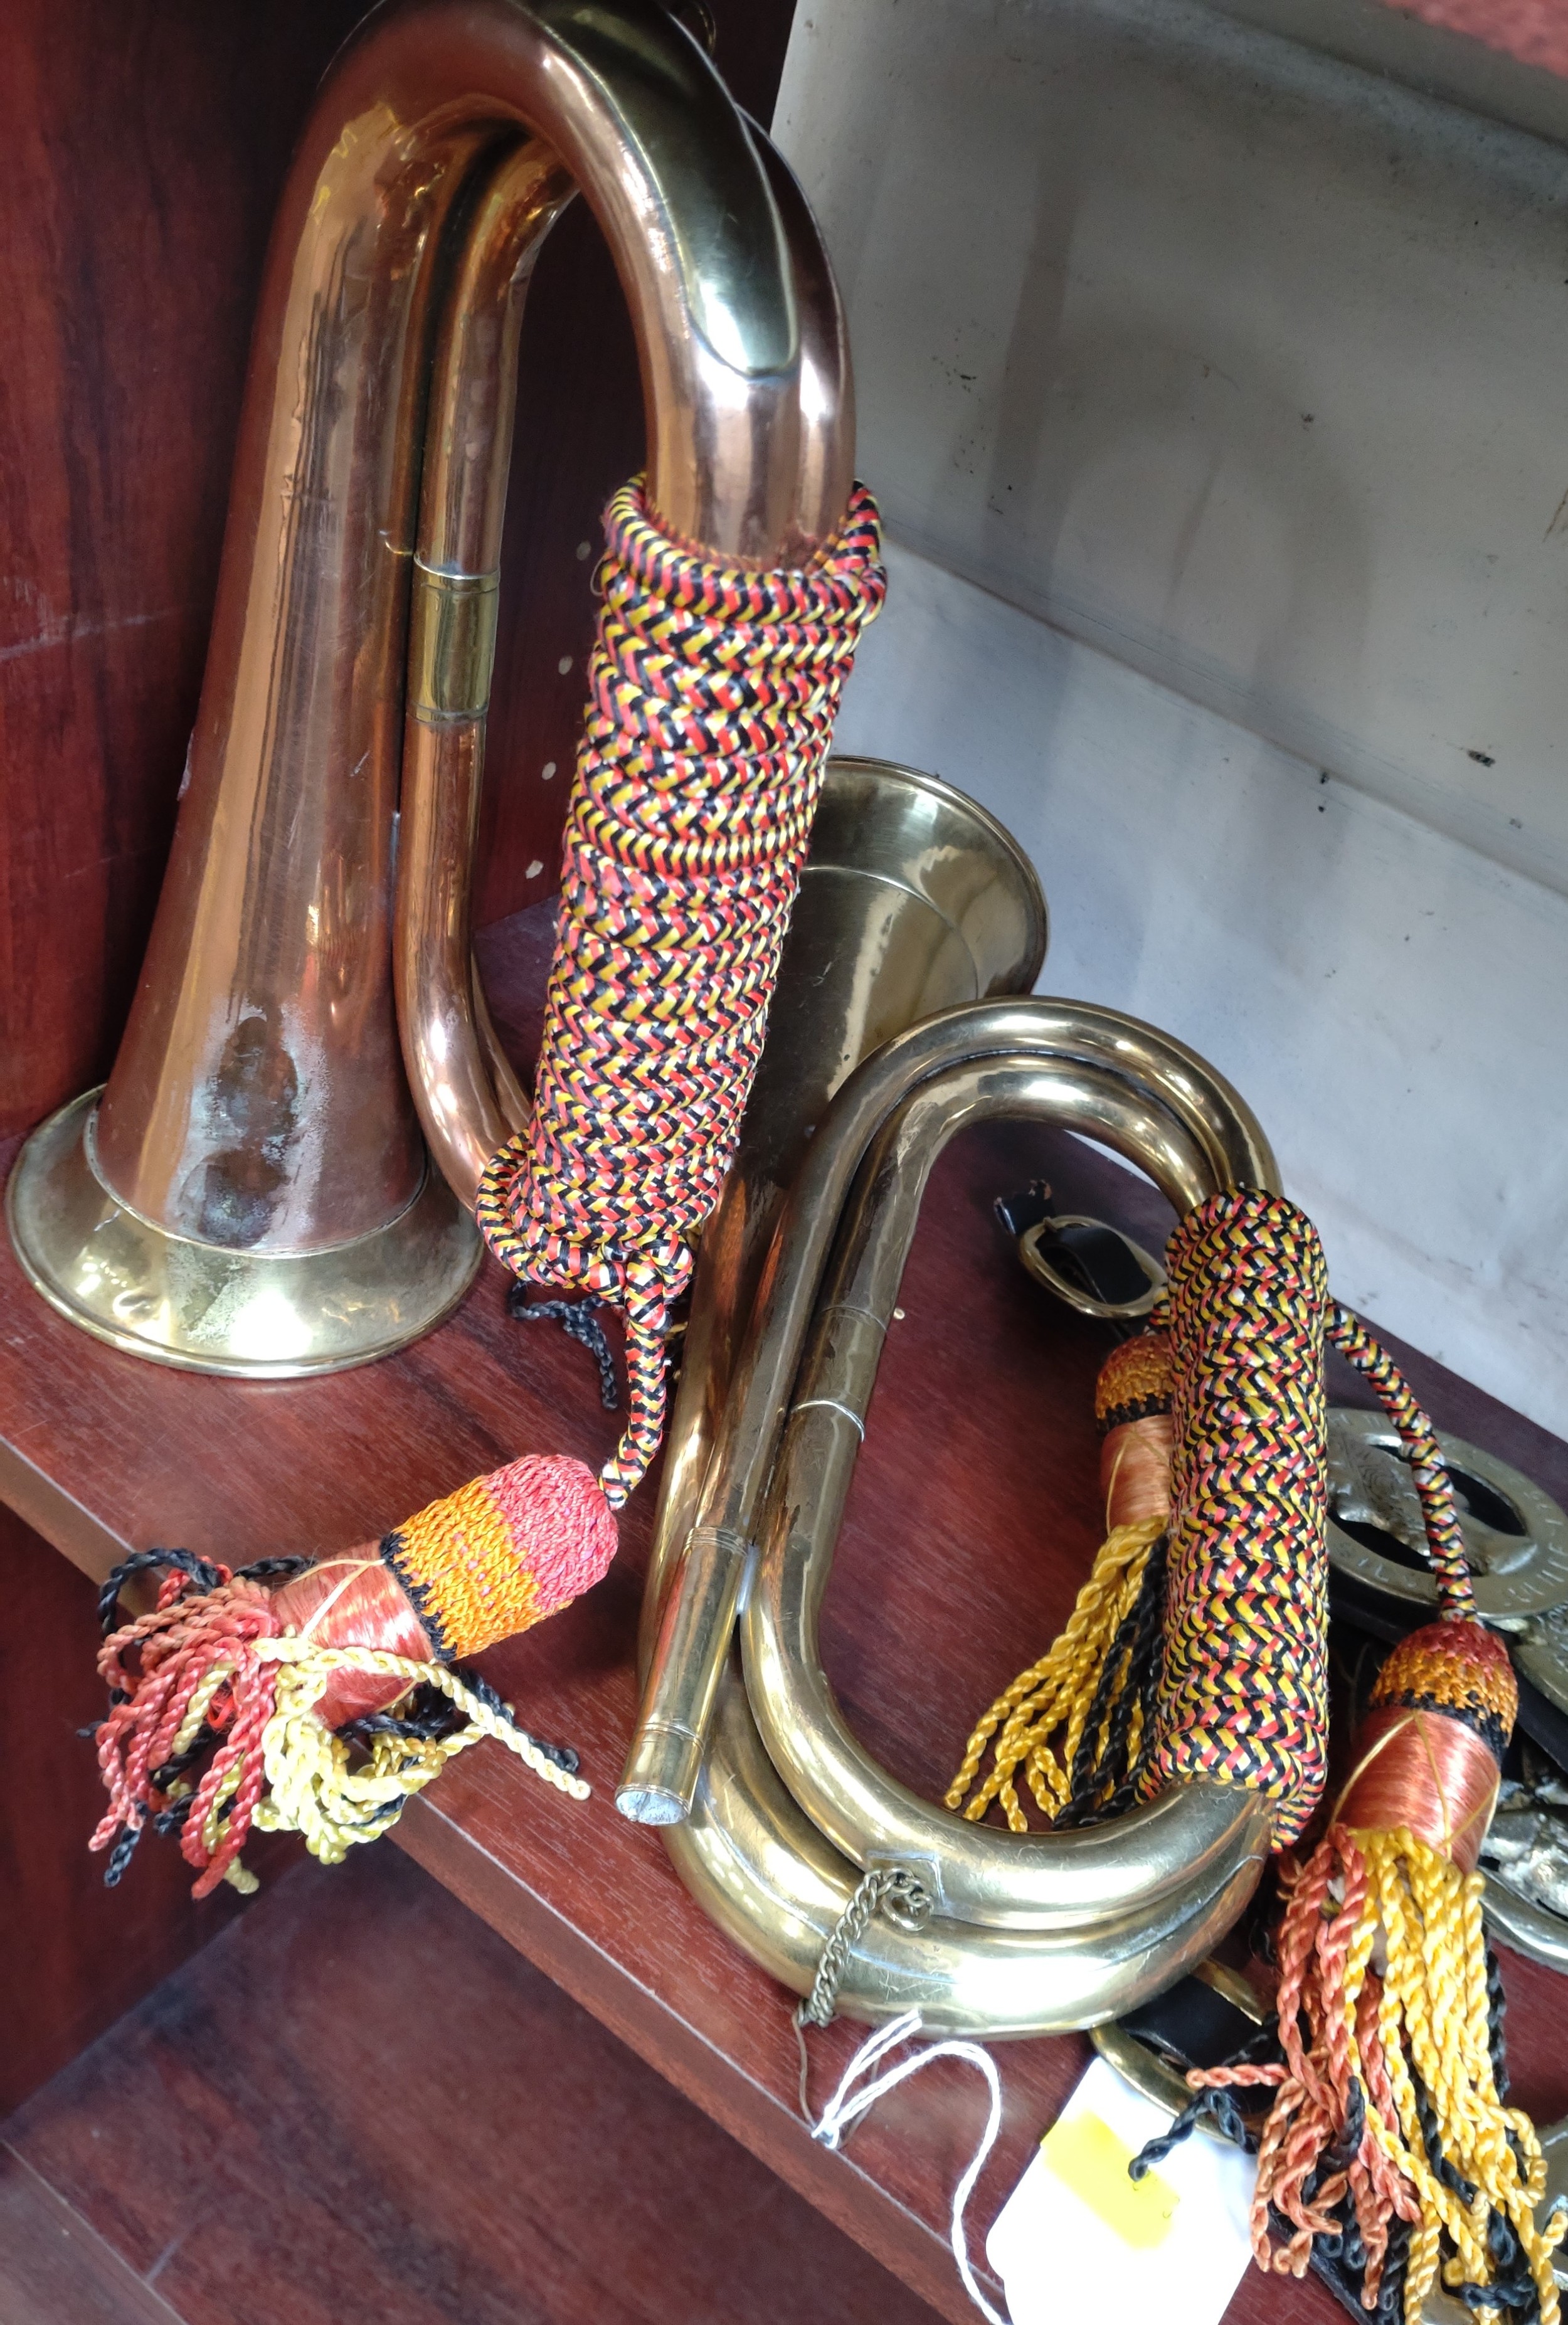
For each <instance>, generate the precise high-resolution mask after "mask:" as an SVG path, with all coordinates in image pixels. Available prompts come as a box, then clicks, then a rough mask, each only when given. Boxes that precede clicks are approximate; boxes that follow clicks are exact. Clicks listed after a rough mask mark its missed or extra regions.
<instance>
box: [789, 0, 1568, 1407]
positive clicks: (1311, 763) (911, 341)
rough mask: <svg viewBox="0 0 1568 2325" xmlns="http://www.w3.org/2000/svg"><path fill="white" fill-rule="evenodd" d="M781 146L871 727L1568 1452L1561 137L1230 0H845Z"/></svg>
mask: <svg viewBox="0 0 1568 2325" xmlns="http://www.w3.org/2000/svg"><path fill="white" fill-rule="evenodd" d="M1261 5H1266V0H1249V8H1250V13H1253V14H1256V13H1257V9H1258V8H1259V6H1261ZM775 129H776V131H777V133H778V134H779V135H780V139H781V142H782V143H783V144H784V149H785V151H786V152H787V153H789V154H790V155H791V157H792V159H793V161H794V163H795V166H796V167H797V169H798V170H799V171H801V174H802V176H803V181H804V182H805V185H806V189H807V191H808V193H809V194H810V196H811V198H812V201H813V204H814V205H815V207H816V208H817V210H818V213H819V216H820V217H821V218H822V220H823V223H824V226H825V228H826V231H827V235H828V240H829V244H830V248H831V249H832V252H833V255H834V259H835V263H836V264H837V265H838V267H839V269H840V280H841V282H842V283H843V286H844V290H845V294H846V298H847V301H848V304H849V314H850V320H851V327H852V330H853V335H854V343H855V353H856V366H857V375H858V390H859V398H860V446H861V450H860V463H859V465H860V468H861V470H862V473H863V474H865V475H866V477H868V481H870V482H871V483H872V484H873V485H874V486H875V487H876V489H877V492H878V495H879V496H880V497H881V499H882V502H883V505H884V509H885V512H886V515H887V518H888V521H889V530H890V536H891V538H892V541H893V542H894V550H893V556H892V566H893V580H894V587H893V590H892V593H891V596H890V599H889V605H888V608H887V611H886V614H885V615H884V616H883V619H882V620H881V622H880V623H879V624H878V625H877V626H876V628H875V629H873V631H872V632H871V633H870V634H869V635H868V638H867V639H866V642H865V644H864V645H863V647H862V650H861V660H860V664H859V667H858V670H857V672H856V675H855V677H854V679H853V681H851V685H850V689H849V695H848V698H847V700H846V704H845V709H844V713H843V716H842V718H841V720H840V729H839V733H840V740H841V742H842V744H843V746H845V747H847V748H854V749H857V750H866V751H876V752H881V753H884V754H886V755H892V756H895V757H904V758H906V759H908V760H910V761H912V762H913V763H914V764H919V765H923V766H929V767H932V768H934V769H936V770H938V771H939V772H941V773H944V774H946V775H948V776H950V777H951V779H952V780H953V781H955V782H957V783H960V784H962V785H963V786H964V787H965V788H966V789H969V790H970V791H972V792H975V793H976V794H977V795H978V796H979V797H980V798H982V799H984V800H985V801H986V802H987V803H988V805H989V806H991V807H992V808H993V809H994V810H995V811H997V812H998V813H999V814H1000V815H1001V816H1002V817H1003V818H1004V820H1007V822H1008V823H1009V824H1010V825H1011V826H1012V827H1013V829H1015V830H1016V831H1017V832H1018V834H1019V836H1020V837H1021V838H1023V839H1024V841H1025V844H1026V845H1027V846H1028V847H1029V848H1030V849H1031V851H1032V853H1033V854H1034V855H1035V860H1036V862H1037V863H1038V865H1039V866H1040V869H1041V872H1042V875H1043V877H1044V882H1045V885H1046V888H1047V892H1048V894H1049V895H1050V899H1051V903H1052V909H1053V949H1052V958H1051V960H1050V962H1049V964H1048V966H1047V969H1046V974H1045V977H1044V985H1045V986H1046V987H1047V988H1048V989H1050V990H1052V991H1055V992H1065V993H1078V994H1081V995H1084V996H1091V997H1094V998H1096V999H1099V1000H1102V1001H1106V1002H1109V1003H1111V1004H1114V1005H1117V1006H1118V1007H1123V1008H1127V1009H1130V1010H1132V1011H1134V1012H1135V1013H1136V1014H1139V1015H1142V1016H1146V1017H1148V1018H1151V1019H1153V1020H1154V1021H1155V1022H1156V1023H1159V1024H1164V1025H1167V1026H1169V1027H1170V1028H1172V1030H1174V1032H1176V1033H1180V1034H1181V1035H1182V1036H1183V1038H1184V1039H1186V1040H1188V1041H1190V1042H1192V1043H1194V1045H1195V1046H1196V1047H1198V1048H1199V1049H1200V1050H1202V1051H1204V1052H1205V1053H1206V1054H1208V1055H1209V1056H1211V1058H1212V1059H1213V1060H1214V1061H1215V1062H1216V1063H1217V1064H1218V1065H1219V1066H1220V1068H1221V1069H1222V1070H1223V1071H1224V1072H1226V1073H1227V1074H1228V1075H1229V1077H1230V1078H1231V1079H1233V1080H1234V1081H1235V1082H1236V1083H1237V1085H1238V1087H1239V1088H1241V1089H1242V1090H1243V1091H1244V1092H1245V1093H1246V1095H1247V1097H1248V1098H1249V1100H1250V1101H1251V1103H1252V1104H1253V1106H1254V1107H1256V1109H1257V1113H1258V1114H1259V1116H1260V1117H1261V1118H1262V1120H1263V1122H1264V1124H1265V1125H1266V1128H1267V1130H1268V1132H1269V1134H1270V1135H1271V1137H1272V1138H1273V1139H1274V1141H1275V1144H1276V1147H1277V1149H1278V1151H1279V1153H1280V1156H1281V1160H1282V1163H1284V1166H1285V1172H1286V1176H1287V1184H1288V1185H1289V1186H1290V1188H1291V1190H1292V1191H1293V1192H1294V1193H1295V1194H1296V1195H1297V1196H1298V1197H1299V1199H1300V1200H1302V1201H1303V1202H1304V1204H1305V1205H1306V1207H1307V1209H1309V1210H1310V1211H1311V1212H1312V1213H1313V1217H1314V1218H1316V1219H1317V1220H1318V1223H1319V1225H1320V1227H1322V1231H1323V1234H1324V1237H1325V1240H1326V1242H1327V1244H1328V1246H1329V1253H1330V1258H1331V1265H1332V1268H1333V1273H1334V1278H1335V1282H1336V1285H1337V1287H1338V1289H1339V1290H1340V1292H1341V1294H1342V1296H1344V1297H1346V1298H1348V1299H1350V1301H1353V1302H1354V1303H1355V1304H1356V1305H1358V1306H1359V1307H1362V1308H1364V1309H1366V1310H1367V1311H1368V1312H1369V1313H1370V1314H1371V1315H1373V1316H1374V1317H1377V1318H1380V1319H1381V1320H1383V1321H1384V1322H1386V1323H1387V1325H1388V1326H1389V1327H1390V1329H1394V1330H1396V1331H1397V1332H1399V1333H1402V1334H1403V1335H1405V1336H1406V1338H1410V1339H1411V1340H1413V1341H1415V1343H1416V1344H1417V1345H1419V1346H1421V1347H1423V1348H1426V1349H1428V1350H1430V1351H1431V1352H1432V1353H1433V1355H1435V1356H1438V1357H1442V1358H1443V1361H1444V1362H1446V1363H1449V1364H1451V1365H1452V1366H1455V1367H1456V1368H1457V1369H1458V1370H1460V1371H1461V1372H1463V1373H1465V1374H1467V1375H1468V1376H1470V1377H1471V1378H1472V1379H1475V1380H1478V1381H1480V1383H1482V1385H1485V1386H1487V1387H1489V1388H1490V1389H1492V1390H1493V1391H1495V1392H1496V1393H1497V1394H1499V1395H1502V1396H1504V1397H1506V1398H1507V1399H1508V1401H1509V1402H1510V1403H1514V1404H1517V1406H1519V1407H1520V1408H1521V1409H1522V1410H1524V1411H1525V1412H1526V1413H1530V1414H1532V1415H1533V1416H1534V1417H1536V1418H1537V1419H1539V1420H1541V1421H1543V1422H1546V1423H1547V1424H1548V1425H1549V1426H1554V1427H1555V1428H1557V1429H1559V1430H1564V1431H1568V1259H1565V1256H1564V1229H1565V1227H1568V1172H1565V1171H1564V1168H1563V1160H1562V1149H1563V1134H1564V1130H1565V1128H1568V1042H1565V1040H1564V1035H1563V1024H1562V1020H1563V998H1564V993H1565V989H1568V902H1565V901H1564V895H1565V894H1568V768H1565V766H1564V764H1563V727H1564V711H1565V710H1568V701H1565V699H1564V698H1565V682H1564V680H1565V674H1564V662H1563V651H1562V644H1561V641H1562V639H1563V636H1564V635H1568V515H1562V514H1559V508H1560V505H1564V506H1568V496H1565V487H1568V153H1565V152H1564V151H1563V149H1561V148H1560V147H1558V146H1557V145H1555V144H1553V143H1551V142H1549V141H1548V140H1547V139H1545V138H1538V137H1536V136H1532V135H1529V134H1525V133H1524V132H1522V131H1520V130H1518V129H1516V128H1511V127H1508V126H1506V125H1500V124H1498V123H1497V122H1495V121H1487V120H1482V119H1480V117H1478V116H1474V115H1471V114H1470V113H1468V112H1465V111H1463V110H1461V109H1460V108H1459V107H1455V106H1454V105H1452V104H1450V103H1446V102H1443V101H1442V100H1440V99H1438V98H1434V97H1432V96H1430V95H1424V94H1422V93H1420V92H1418V91H1415V90H1412V89H1408V88H1402V87H1399V86H1397V85H1396V84H1394V83H1392V82H1390V81H1388V80H1387V79H1379V78H1378V77H1376V76H1374V75H1373V74H1371V73H1369V72H1367V71H1364V70H1361V69H1358V68H1356V67H1355V66H1353V65H1350V64H1348V63H1346V62H1344V61H1342V60H1340V59H1338V58H1334V57H1331V56H1325V55H1323V54H1321V53H1317V52H1314V51H1309V50H1307V49H1305V48H1303V47H1300V46H1297V45H1296V44H1295V43H1294V42H1290V41H1287V40H1285V39H1283V38H1281V37H1278V36H1277V35H1276V34H1273V33H1271V32H1266V31H1262V30H1259V29H1258V28H1257V25H1256V24H1249V23H1239V22H1236V21H1234V19H1233V18H1231V17H1227V16H1221V15H1219V14H1213V13H1211V12H1210V11H1208V10H1205V9H1202V8H1200V7H1197V6H1194V5H1189V0H803V6H802V9H801V12H800V14H798V16H797V19H796V31H795V36H794V39H793V44H792V49H791V53H790V60H789V65H788V69H787V71H786V76H785V82H784V91H783V95H782V97H781V100H780V106H779V112H778V116H777V118H776V122H775ZM1308 413H1310V414H1311V415H1312V418H1311V420H1310V421H1308V420H1307V418H1306V417H1305V415H1306V414H1308ZM977 584H982V585H984V586H983V587H981V586H976V585H977ZM1472 750H1478V751H1481V752H1482V753H1484V755H1485V756H1486V757H1488V758H1489V759H1491V760H1492V761H1494V763H1495V764H1493V765H1492V766H1490V767H1486V766H1483V765H1481V764H1480V763H1479V762H1478V761H1477V760H1475V759H1474V758H1471V756H1469V755H1468V754H1469V753H1470V752H1471V751H1472ZM1325 771H1326V773H1327V774H1328V777H1329V779H1328V780H1327V781H1324V780H1323V779H1322V778H1323V775H1324V773H1325Z"/></svg>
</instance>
